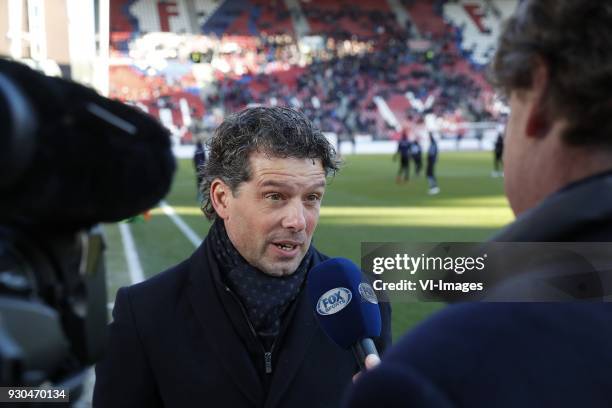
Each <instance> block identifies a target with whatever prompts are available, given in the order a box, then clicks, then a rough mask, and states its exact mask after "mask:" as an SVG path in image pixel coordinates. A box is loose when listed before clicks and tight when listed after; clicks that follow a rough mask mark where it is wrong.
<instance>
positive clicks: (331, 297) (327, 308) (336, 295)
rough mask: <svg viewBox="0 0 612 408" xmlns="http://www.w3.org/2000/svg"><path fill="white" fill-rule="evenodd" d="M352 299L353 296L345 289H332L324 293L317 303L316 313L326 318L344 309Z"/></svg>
mask: <svg viewBox="0 0 612 408" xmlns="http://www.w3.org/2000/svg"><path fill="white" fill-rule="evenodd" d="M352 298H353V294H352V293H351V291H350V290H348V289H347V288H334V289H330V290H328V291H327V292H325V293H324V294H323V295H321V297H320V298H319V301H318V302H317V313H319V314H320V315H321V316H327V315H331V314H334V313H338V312H339V311H341V310H342V309H344V308H345V307H346V306H347V305H348V304H349V303H350V302H351V299H352Z"/></svg>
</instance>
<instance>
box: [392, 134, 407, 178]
mask: <svg viewBox="0 0 612 408" xmlns="http://www.w3.org/2000/svg"><path fill="white" fill-rule="evenodd" d="M398 155H399V157H400V166H399V169H398V171H397V177H396V178H395V182H396V183H397V184H400V183H401V182H402V179H403V181H404V183H406V182H408V180H410V141H409V140H408V131H407V130H406V129H403V130H402V136H401V139H400V140H399V142H398V143H397V151H396V152H395V154H394V155H393V161H395V160H396V159H397V156H398Z"/></svg>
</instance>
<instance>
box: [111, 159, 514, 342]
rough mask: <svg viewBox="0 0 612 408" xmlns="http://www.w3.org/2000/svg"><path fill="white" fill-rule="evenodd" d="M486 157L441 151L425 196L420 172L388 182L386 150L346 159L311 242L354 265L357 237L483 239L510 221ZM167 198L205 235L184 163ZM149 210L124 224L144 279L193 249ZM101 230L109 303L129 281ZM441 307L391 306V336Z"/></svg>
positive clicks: (390, 169)
mask: <svg viewBox="0 0 612 408" xmlns="http://www.w3.org/2000/svg"><path fill="white" fill-rule="evenodd" d="M492 162H493V157H492V153H491V152H441V154H440V157H439V163H438V166H437V169H436V173H437V176H438V183H439V186H440V189H441V193H440V194H438V195H436V196H429V195H428V194H427V181H426V179H425V177H424V175H423V174H421V176H420V177H419V178H415V177H414V175H412V179H411V180H410V182H409V183H407V184H402V185H397V184H396V183H395V175H396V172H397V166H398V163H397V162H392V160H391V156H390V155H358V156H346V157H345V158H344V165H343V168H342V170H341V171H340V173H338V175H337V176H336V177H335V178H333V179H331V180H330V183H329V185H328V187H327V192H326V194H325V197H324V199H323V206H322V210H321V218H320V221H319V226H318V227H317V230H316V232H315V236H314V244H315V245H316V247H317V248H318V249H319V250H321V251H322V252H324V253H326V254H327V255H330V256H342V257H346V258H350V259H352V260H353V261H355V262H356V263H359V260H360V243H361V242H362V241H377V242H393V241H404V242H438V241H475V242H478V241H484V240H486V239H487V238H488V237H490V236H491V235H492V234H493V233H495V232H496V231H497V230H499V229H500V228H501V227H502V226H504V225H505V224H507V223H508V222H510V221H511V220H512V218H513V217H512V213H511V211H510V209H509V207H508V204H507V201H506V199H505V197H504V195H503V179H501V178H491V176H490V173H491V169H492ZM411 170H413V169H411ZM166 202H167V203H168V204H169V205H171V206H172V207H173V208H174V209H175V211H176V213H177V214H178V215H179V216H180V217H181V218H182V219H183V220H184V221H185V223H187V225H189V226H190V227H191V228H192V229H193V230H194V231H195V232H196V233H197V234H198V235H200V236H201V237H203V236H205V235H206V232H207V231H208V228H209V225H210V224H209V222H208V221H207V220H206V219H205V218H204V216H203V215H202V213H201V212H200V211H199V207H198V203H197V202H196V191H195V177H194V173H193V167H192V162H191V160H180V162H179V168H178V171H177V173H176V175H175V179H174V184H173V187H172V191H171V192H170V194H169V195H168V196H167V197H166ZM152 214H153V216H152V219H151V220H150V221H147V222H140V223H132V224H130V227H131V231H132V234H133V237H134V241H135V244H136V248H137V252H138V256H139V258H140V262H141V264H142V269H143V272H144V275H145V277H149V276H152V275H154V274H156V273H158V272H161V271H162V270H164V269H166V268H168V267H170V266H172V265H174V264H176V263H178V262H179V261H181V260H183V259H185V258H186V257H188V256H189V255H190V254H191V253H192V252H193V250H194V246H193V244H192V243H191V242H190V241H189V240H188V239H187V238H186V237H185V236H184V235H183V233H182V232H181V231H180V230H179V229H178V228H177V227H176V226H175V224H174V223H173V222H172V221H171V220H170V218H169V217H168V216H166V215H165V214H164V213H163V212H162V211H160V210H159V209H155V210H153V211H152ZM105 232H106V238H107V242H108V251H107V275H108V276H107V280H108V296H109V301H113V300H114V298H115V294H116V291H117V289H118V288H119V287H121V286H124V285H129V284H130V283H131V281H130V276H129V274H128V272H127V271H128V269H127V264H126V260H125V255H124V252H123V246H122V244H121V242H122V241H121V236H120V234H119V229H118V227H117V225H114V224H113V225H111V224H109V225H106V226H105ZM441 306H442V305H440V304H436V303H396V304H394V305H393V336H394V339H397V338H398V337H399V336H400V335H401V334H402V333H403V332H405V331H406V330H409V329H410V328H411V327H412V326H414V325H415V324H416V323H418V322H419V321H420V320H422V319H423V318H424V317H425V316H427V315H428V314H430V313H431V312H432V311H434V310H437V309H438V308H440V307H441Z"/></svg>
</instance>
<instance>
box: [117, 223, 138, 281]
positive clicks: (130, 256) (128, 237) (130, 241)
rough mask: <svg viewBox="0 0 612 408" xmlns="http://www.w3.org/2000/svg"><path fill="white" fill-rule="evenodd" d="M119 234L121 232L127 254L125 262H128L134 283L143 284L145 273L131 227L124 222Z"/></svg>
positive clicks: (120, 226) (124, 250)
mask: <svg viewBox="0 0 612 408" xmlns="http://www.w3.org/2000/svg"><path fill="white" fill-rule="evenodd" d="M119 232H121V240H122V241H123V252H124V253H125V260H126V261H127V266H128V271H129V273H130V278H131V279H132V283H133V284H134V283H138V282H142V281H143V280H144V273H143V272H142V265H141V264H140V258H139V257H138V252H137V251H136V244H134V237H133V236H132V231H131V230H130V226H129V225H128V224H126V223H124V222H122V223H119Z"/></svg>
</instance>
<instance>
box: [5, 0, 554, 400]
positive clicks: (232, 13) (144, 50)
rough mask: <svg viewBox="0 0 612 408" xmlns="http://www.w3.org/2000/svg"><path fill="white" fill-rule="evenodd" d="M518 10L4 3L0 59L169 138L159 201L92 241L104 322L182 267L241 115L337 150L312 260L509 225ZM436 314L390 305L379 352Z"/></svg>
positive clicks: (309, 2)
mask: <svg viewBox="0 0 612 408" xmlns="http://www.w3.org/2000/svg"><path fill="white" fill-rule="evenodd" d="M519 3H520V1H519V0H382V1H379V0H355V1H348V0H93V1H90V2H81V1H76V0H72V1H71V0H54V1H47V2H44V1H35V0H29V1H28V0H17V1H10V0H7V1H5V2H2V3H0V31H2V32H3V33H6V35H5V36H4V38H2V39H0V54H2V55H4V56H9V57H10V58H11V59H13V60H17V61H21V62H24V63H26V64H27V65H29V66H30V67H32V68H34V69H36V70H38V71H42V72H44V73H46V74H48V75H52V76H58V77H59V76H61V77H64V78H71V79H73V80H76V81H77V82H80V83H84V84H86V85H88V86H91V87H92V88H94V89H95V90H96V91H98V92H99V93H100V94H101V95H104V96H107V97H108V98H110V99H112V100H115V101H120V102H122V103H125V104H127V105H130V106H132V107H135V108H137V109H138V110H139V112H144V113H146V114H147V115H149V116H150V117H152V118H154V119H155V120H156V121H158V122H159V123H160V124H161V125H163V127H164V128H165V129H167V131H168V137H169V139H170V140H169V142H170V144H171V146H172V152H173V154H174V156H175V157H176V159H177V168H176V172H175V174H174V178H173V181H172V185H171V188H170V192H169V193H168V194H167V195H166V196H165V197H164V198H163V199H162V200H161V201H160V202H159V203H158V204H157V205H156V206H153V207H152V208H150V209H148V210H146V211H144V212H143V213H141V214H140V215H137V216H134V217H131V218H129V219H125V220H123V221H121V222H116V223H106V224H104V225H103V226H102V229H103V234H104V245H105V258H104V259H105V266H106V283H105V284H106V289H107V298H108V301H107V304H106V311H107V312H108V318H109V321H110V320H111V319H112V311H113V308H114V307H115V299H116V298H117V302H119V297H118V296H117V294H118V293H121V288H123V287H126V286H130V285H133V284H138V283H141V282H143V281H146V280H148V279H149V278H152V277H156V276H158V274H159V273H160V272H162V271H165V270H167V269H169V268H172V267H173V266H175V265H177V264H180V263H181V262H183V261H184V260H185V259H188V258H189V257H190V256H191V254H192V253H193V252H194V250H196V249H197V248H198V247H200V245H201V244H202V242H203V240H204V238H205V237H206V236H207V234H209V231H214V227H213V223H212V222H211V221H210V220H208V219H207V218H206V217H205V215H204V214H203V209H202V206H203V203H202V193H201V192H200V191H199V186H198V181H197V180H198V172H199V171H201V170H202V168H203V167H202V166H203V162H202V161H201V160H202V158H201V156H200V157H199V158H198V156H197V155H198V154H200V155H202V154H204V155H207V154H210V152H209V151H208V150H207V142H209V140H210V139H211V137H212V136H213V134H215V130H216V129H217V127H218V126H219V125H220V124H221V123H222V122H223V121H224V120H225V119H226V118H227V117H228V116H230V115H231V114H233V113H236V112H240V111H242V110H243V109H245V108H253V107H289V108H292V109H294V110H297V111H300V112H302V113H303V114H304V115H305V117H306V118H308V119H309V120H310V121H311V122H312V123H313V124H314V125H315V127H316V128H318V129H320V130H321V131H322V133H323V135H324V136H325V138H326V139H327V140H328V141H329V142H330V143H331V145H332V146H333V147H334V148H335V149H336V151H337V152H338V156H339V157H340V158H341V166H340V170H339V172H338V173H337V174H335V175H333V176H332V177H329V178H328V180H327V186H326V189H325V195H324V198H323V200H322V205H321V210H320V217H319V219H318V225H317V228H316V232H315V233H314V237H313V243H314V246H315V247H316V248H317V250H319V251H321V252H322V253H324V254H325V255H327V256H330V257H343V258H348V259H350V260H352V261H353V262H354V263H356V264H357V265H359V264H360V263H362V262H363V261H364V258H365V255H364V252H363V251H364V250H363V244H364V243H390V242H394V243H407V244H415V243H425V244H427V243H439V242H446V243H455V242H458V243H470V242H472V243H482V242H486V241H487V240H489V239H490V238H491V237H492V236H494V235H495V234H496V233H498V232H499V231H500V230H501V229H502V228H503V227H504V226H506V225H508V224H509V223H512V222H513V221H514V220H515V216H514V213H513V211H512V209H511V208H510V205H509V203H508V199H507V198H506V195H505V191H504V168H503V163H502V162H501V153H502V149H503V138H504V129H505V127H506V122H507V121H508V115H509V112H510V109H509V101H508V100H506V99H505V98H503V97H501V96H500V94H499V93H498V91H497V89H496V88H494V86H493V85H492V81H491V78H490V74H491V62H492V59H493V58H494V56H495V52H496V47H497V45H498V39H499V36H500V34H501V33H502V28H503V24H504V22H505V21H506V20H507V19H508V18H509V17H510V16H512V15H513V13H515V11H516V10H517V7H518V6H519ZM402 146H407V147H402ZM432 149H433V150H432ZM432 151H433V152H434V153H432ZM406 152H408V153H406ZM404 154H406V155H407V156H406V158H405V160H404ZM408 155H409V158H408ZM432 155H435V158H434V159H433V160H432V162H431V165H430V163H429V162H428V163H427V165H426V164H424V162H425V160H426V159H428V157H429V156H432ZM398 156H401V162H398V161H397V157H398ZM109 160H111V161H112V160H113V159H112V158H109ZM204 160H206V159H204ZM428 160H429V159H428ZM408 163H410V164H408ZM313 164H314V161H313ZM398 165H399V166H400V169H399V172H398ZM425 167H427V170H425ZM434 169H435V170H434ZM136 171H138V170H136ZM434 171H435V174H434ZM403 172H405V173H403ZM402 175H403V177H402ZM147 176H148V175H147V174H141V175H140V176H139V177H141V178H143V179H144V178H146V177H147ZM135 184H137V183H135ZM135 188H137V187H136V186H135ZM513 208H514V207H513ZM515 212H516V211H515ZM211 228H213V229H211ZM211 233H212V232H211ZM559 241H561V240H559ZM432 282H434V281H432ZM435 282H436V283H432V286H435V285H436V284H438V285H439V287H441V288H442V287H444V288H451V289H452V288H454V290H455V291H457V292H461V291H463V292H466V291H467V289H466V288H467V287H468V286H469V285H471V284H468V283H461V284H460V283H445V282H443V281H442V280H440V281H435ZM438 282H439V283H438ZM385 285H386V284H385ZM391 285H393V284H391ZM478 285H481V284H480V283H479V284H478ZM480 287H482V286H480ZM449 290H450V289H449ZM228 291H229V289H228ZM349 292H350V291H349ZM342 301H343V303H342V305H344V302H345V299H344V298H343V300H342ZM349 301H350V298H349ZM346 303H348V301H346ZM443 306H444V303H442V302H441V301H439V299H433V298H432V299H429V300H428V301H414V299H412V301H403V302H402V301H396V300H395V298H394V301H393V302H392V314H391V333H392V337H393V340H394V341H395V340H396V339H399V338H401V337H402V335H404V334H406V333H410V331H411V330H412V329H413V328H415V326H417V325H418V324H419V323H420V322H422V321H423V320H424V319H426V318H427V317H428V316H431V315H432V314H433V313H434V312H436V311H439V310H440V309H442V308H443ZM342 307H344V306H342ZM342 307H339V309H342ZM245 313H246V312H245ZM330 314H332V313H330ZM247 320H248V318H247ZM270 358H271V357H270ZM268 363H269V360H268V354H267V353H266V370H267V369H268ZM270 364H271V363H270ZM270 367H271V365H270ZM266 372H267V371H266ZM94 381H95V379H94V377H93V369H90V370H89V373H88V379H87V380H86V386H85V389H84V391H83V396H82V397H81V398H80V401H79V402H78V403H76V406H82V407H88V406H91V399H92V393H93V390H92V389H93V382H94ZM492 406H493V405H492Z"/></svg>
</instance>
